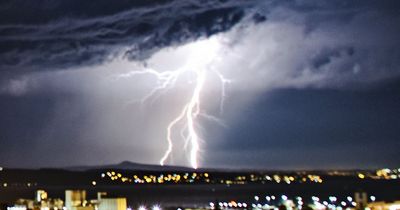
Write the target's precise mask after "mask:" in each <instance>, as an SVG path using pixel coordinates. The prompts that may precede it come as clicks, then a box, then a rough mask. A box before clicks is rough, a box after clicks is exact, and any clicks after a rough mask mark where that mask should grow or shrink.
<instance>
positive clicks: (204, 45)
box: [119, 37, 230, 169]
mask: <svg viewBox="0 0 400 210" xmlns="http://www.w3.org/2000/svg"><path fill="white" fill-rule="evenodd" d="M219 48H220V43H219V42H218V39H217V38H216V37H212V38H210V39H207V40H201V41H197V42H194V43H191V44H188V45H185V46H183V49H182V50H183V52H184V54H185V56H184V57H186V60H185V62H184V64H183V65H182V67H180V68H178V69H176V70H174V71H157V70H154V69H152V68H145V69H144V70H139V71H131V72H128V73H125V74H121V75H119V77H121V78H126V77H139V76H140V75H152V76H154V77H156V79H157V83H156V86H155V87H154V88H152V89H151V90H150V91H149V92H148V94H146V95H145V96H144V97H143V98H142V100H141V102H142V103H145V102H146V101H148V100H150V99H151V100H155V99H156V98H157V96H158V95H159V94H160V93H162V92H163V91H165V90H170V89H172V88H173V87H175V85H176V82H177V80H178V78H179V77H180V76H181V75H182V74H184V73H188V72H190V73H193V74H194V76H195V85H194V87H193V90H192V93H191V95H190V97H189V99H188V101H187V102H186V103H185V104H184V106H183V108H182V110H181V111H180V113H179V115H178V116H176V118H174V119H173V120H172V121H170V123H169V124H168V126H167V136H166V140H167V142H168V148H167V150H166V151H165V153H164V155H163V156H162V158H161V160H160V164H161V165H164V164H165V162H166V161H167V159H168V158H169V157H170V155H171V152H172V151H173V145H174V139H173V133H174V130H175V129H176V128H177V127H178V128H180V133H181V137H182V138H183V139H184V140H185V148H186V145H188V144H190V152H189V162H190V164H191V166H192V167H193V168H195V169H196V168H198V152H199V150H200V145H199V142H200V140H201V138H200V136H199V134H198V132H197V131H196V120H197V119H198V117H199V116H202V117H205V118H206V119H208V120H212V121H215V122H219V119H218V118H216V117H215V116H212V115H208V114H206V113H205V112H203V111H202V110H201V107H200V105H201V94H202V91H203V90H204V86H205V83H207V81H208V80H207V79H208V76H209V74H213V76H216V78H218V80H219V81H220V83H221V96H220V111H222V109H223V103H224V98H225V86H226V84H227V83H229V82H230V80H228V79H226V78H225V77H224V76H223V74H222V73H221V72H219V71H217V70H215V69H214V66H213V62H215V61H217V60H218V51H219ZM169 56H171V55H169ZM173 59H180V58H173ZM173 59H172V60H173ZM167 60H168V59H167ZM171 62H173V61H171ZM182 122H183V126H179V125H180V124H181V123H182Z"/></svg>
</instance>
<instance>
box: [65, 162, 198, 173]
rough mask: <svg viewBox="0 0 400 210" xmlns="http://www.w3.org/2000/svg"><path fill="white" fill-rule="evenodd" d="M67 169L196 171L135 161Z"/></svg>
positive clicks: (69, 168) (68, 168)
mask: <svg viewBox="0 0 400 210" xmlns="http://www.w3.org/2000/svg"><path fill="white" fill-rule="evenodd" d="M65 169H67V170H71V171H87V170H93V169H123V170H132V171H194V169H193V168H188V167H183V166H161V165H151V164H142V163H135V162H130V161H123V162H121V163H118V164H110V165H97V166H71V167H67V168H65Z"/></svg>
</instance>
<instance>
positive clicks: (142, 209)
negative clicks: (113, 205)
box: [138, 206, 147, 210]
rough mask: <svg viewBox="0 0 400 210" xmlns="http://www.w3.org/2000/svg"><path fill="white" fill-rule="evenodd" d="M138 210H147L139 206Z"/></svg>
mask: <svg viewBox="0 0 400 210" xmlns="http://www.w3.org/2000/svg"><path fill="white" fill-rule="evenodd" d="M138 210H147V209H146V207H145V206H139V208H138Z"/></svg>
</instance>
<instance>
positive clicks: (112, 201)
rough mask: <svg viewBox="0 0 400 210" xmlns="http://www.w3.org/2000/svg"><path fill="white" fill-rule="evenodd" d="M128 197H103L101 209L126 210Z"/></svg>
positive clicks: (100, 202)
mask: <svg viewBox="0 0 400 210" xmlns="http://www.w3.org/2000/svg"><path fill="white" fill-rule="evenodd" d="M126 209H127V208H126V198H101V200H99V210H126Z"/></svg>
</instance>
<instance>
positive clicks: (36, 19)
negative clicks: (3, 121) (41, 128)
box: [0, 0, 254, 71]
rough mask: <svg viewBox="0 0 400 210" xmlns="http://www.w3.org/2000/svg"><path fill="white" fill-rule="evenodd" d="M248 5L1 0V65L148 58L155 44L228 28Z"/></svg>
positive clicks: (22, 67) (23, 67) (24, 67)
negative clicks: (122, 56) (124, 57)
mask: <svg viewBox="0 0 400 210" xmlns="http://www.w3.org/2000/svg"><path fill="white" fill-rule="evenodd" d="M253 3H254V2H253ZM250 5H251V2H248V3H240V4H239V3H235V2H233V1H208V2H203V1H171V0H170V1H117V2H110V1H103V0H102V1H96V2H81V1H39V2H29V1H5V2H4V1H3V2H2V3H1V5H0V13H1V18H0V19H1V21H0V34H1V35H0V46H1V47H0V63H1V64H0V69H1V70H2V71H31V70H43V69H58V68H68V67H74V66H79V65H90V64H97V63H101V62H104V61H106V60H109V59H111V58H113V57H114V56H115V55H116V54H121V53H122V54H124V55H125V56H127V57H129V58H142V57H143V56H144V57H146V56H147V53H148V52H149V51H151V50H152V49H155V48H156V47H162V46H166V45H171V44H173V43H180V42H183V41H185V40H193V39H195V38H197V37H200V36H209V35H211V34H214V33H217V32H220V31H224V30H227V29H229V28H230V27H231V26H232V25H234V24H235V23H237V22H238V21H239V20H240V19H241V18H242V17H243V9H244V8H246V7H247V6H250ZM121 48H123V49H121Z"/></svg>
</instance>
